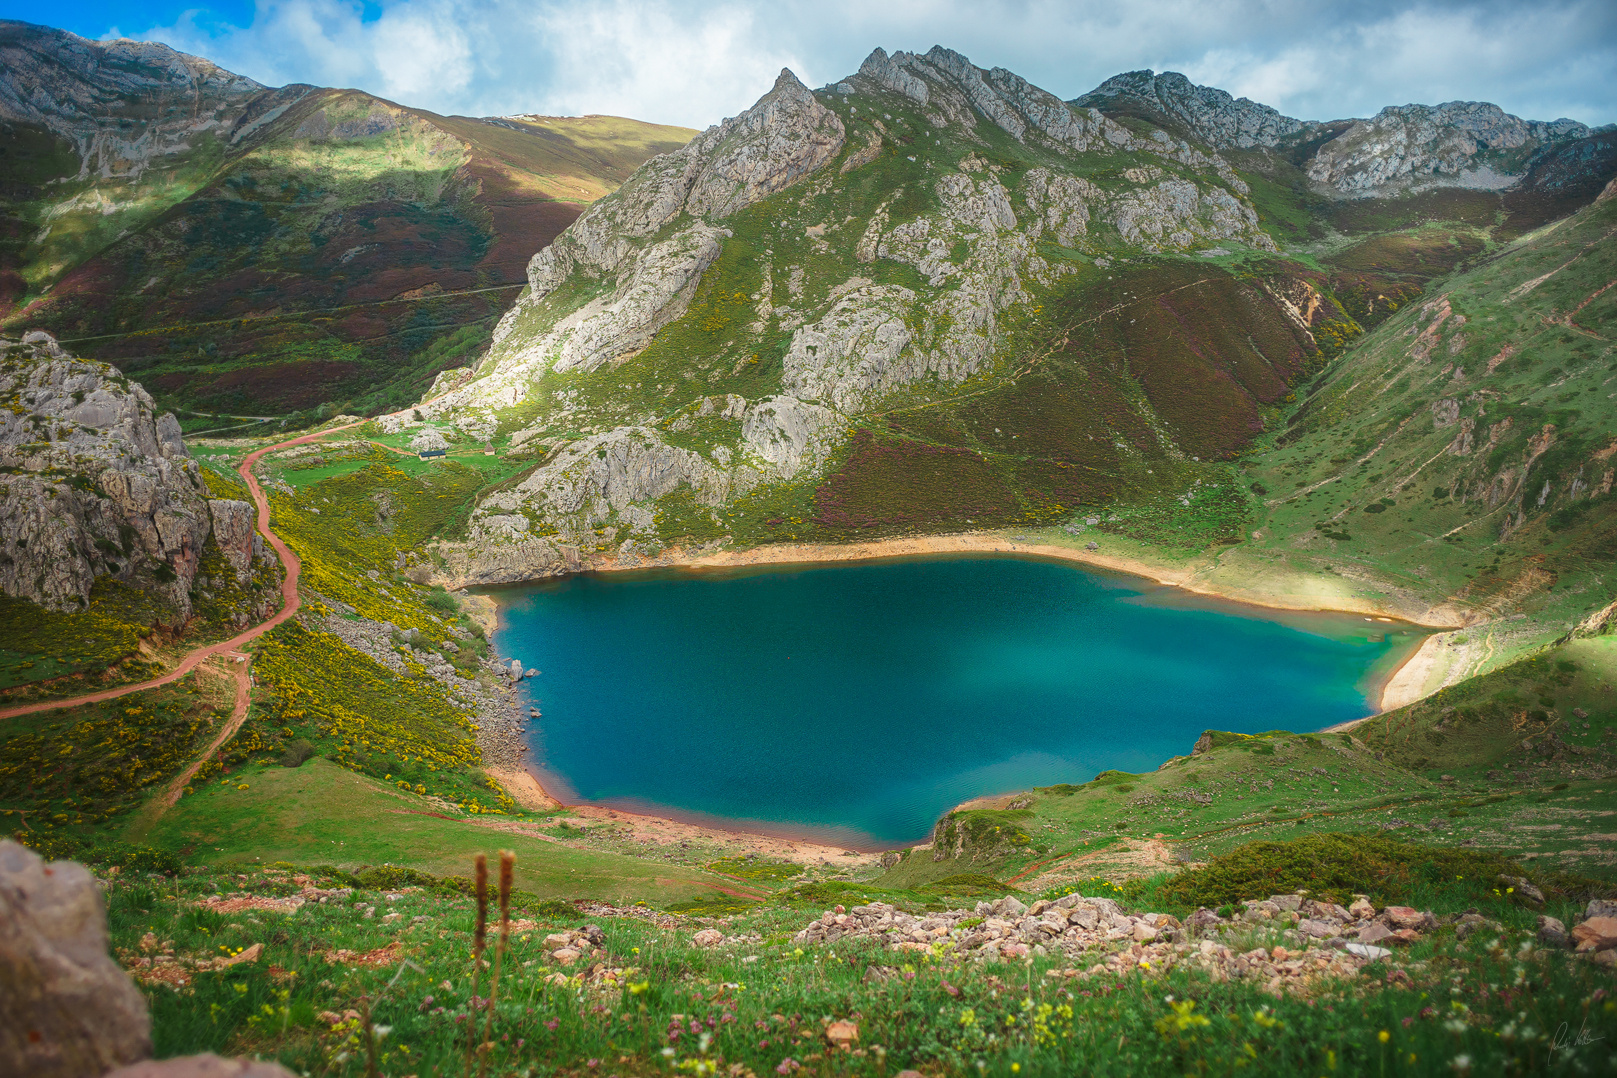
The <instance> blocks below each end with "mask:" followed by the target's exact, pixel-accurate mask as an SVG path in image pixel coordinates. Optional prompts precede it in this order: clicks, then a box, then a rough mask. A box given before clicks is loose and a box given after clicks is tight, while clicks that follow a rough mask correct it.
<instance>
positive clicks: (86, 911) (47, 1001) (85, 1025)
mask: <svg viewBox="0 0 1617 1078" xmlns="http://www.w3.org/2000/svg"><path fill="white" fill-rule="evenodd" d="M0 984H4V985H5V989H4V991H0V1073H6V1074H17V1075H23V1074H26V1075H29V1076H31V1078H81V1076H83V1075H98V1074H104V1073H105V1072H107V1071H109V1070H111V1069H112V1068H114V1067H118V1066H122V1065H124V1064H129V1063H134V1062H137V1061H139V1060H141V1059H144V1058H146V1057H147V1056H149V1055H151V1052H152V1038H151V1019H150V1017H149V1016H148V1015H147V1011H146V1000H145V998H144V997H143V996H142V995H141V993H140V989H138V988H136V987H135V982H134V981H132V980H130V978H129V975H128V974H127V973H125V972H124V971H123V970H121V969H119V968H118V966H117V964H116V963H114V962H113V960H112V959H111V958H110V957H109V956H108V954H107V919H106V912H105V910H104V909H103V908H102V904H101V891H100V889H99V888H98V887H97V885H96V882H95V878H94V877H93V876H91V875H90V872H89V870H88V869H86V868H85V867H84V866H83V865H80V864H76V863H74V862H72V861H53V862H51V863H50V864H48V865H47V864H46V863H45V862H44V861H43V860H41V858H40V857H39V855H37V854H36V853H34V852H33V851H32V850H30V849H27V848H26V847H24V846H21V845H19V844H18V843H15V842H11V841H0Z"/></svg>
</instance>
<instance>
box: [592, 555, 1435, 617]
mask: <svg viewBox="0 0 1617 1078" xmlns="http://www.w3.org/2000/svg"><path fill="white" fill-rule="evenodd" d="M950 554H1016V555H1020V556H1022V557H1030V558H1051V559H1054V560H1057V561H1064V562H1074V563H1077V564H1080V565H1088V566H1092V567H1094V568H1097V569H1107V570H1110V571H1112V572H1117V573H1125V574H1127V575H1129V576H1137V577H1143V578H1144V579H1146V580H1150V581H1152V582H1154V583H1157V584H1161V585H1164V586H1167V587H1175V588H1180V589H1182V590H1184V591H1186V592H1188V593H1190V594H1193V595H1205V596H1207V597H1209V598H1214V599H1222V600H1225V601H1227V602H1232V603H1240V604H1242V605H1245V606H1251V607H1256V608H1259V609H1264V610H1285V611H1294V612H1298V613H1338V614H1359V615H1362V616H1367V617H1374V618H1386V619H1390V620H1394V621H1401V622H1405V623H1407V624H1410V625H1416V626H1419V627H1420V628H1423V629H1433V630H1441V629H1456V628H1460V627H1461V626H1460V624H1459V623H1458V622H1457V620H1456V619H1455V618H1454V617H1452V616H1449V615H1448V613H1447V612H1446V611H1442V608H1432V609H1430V610H1426V611H1410V610H1407V609H1405V610H1399V609H1394V608H1393V607H1391V606H1390V605H1388V604H1386V603H1379V602H1375V601H1373V600H1370V599H1366V598H1363V597H1360V596H1349V595H1342V594H1333V595H1330V596H1328V597H1327V596H1325V595H1321V594H1316V595H1298V594H1296V593H1294V592H1292V593H1288V592H1284V591H1279V590H1275V589H1264V588H1254V587H1237V586H1232V585H1230V584H1228V583H1225V582H1222V581H1215V580H1210V579H1208V576H1207V568H1208V566H1207V565H1205V564H1204V565H1184V566H1172V565H1163V564H1160V563H1157V562H1150V561H1145V560H1143V559H1140V558H1135V557H1131V556H1128V555H1125V554H1115V553H1107V552H1103V551H1100V550H1087V549H1084V548H1083V547H1081V546H1077V545H1072V546H1069V545H1066V544H1059V543H1050V542H1040V541H1037V540H1032V539H1027V540H1022V539H1016V538H1013V537H1011V536H1008V535H1006V534H1004V533H1003V532H961V533H957V534H954V535H920V536H909V537H903V538H896V539H879V540H874V541H872V542H866V543H775V544H771V545H769V546H758V547H749V548H746V549H743V550H724V549H719V550H694V551H691V550H685V549H681V548H677V547H676V548H673V549H671V550H669V551H667V552H664V553H661V554H657V555H655V556H651V557H646V556H640V555H631V556H630V557H628V558H622V557H619V556H617V555H610V556H594V557H588V558H585V559H582V561H581V563H580V565H579V568H578V570H577V571H578V572H595V573H614V572H634V571H637V570H639V571H643V570H646V569H662V568H668V569H677V568H691V569H739V568H748V567H753V566H784V565H816V564H823V563H829V562H860V561H881V560H886V559H890V558H913V557H936V556H947V555H950Z"/></svg>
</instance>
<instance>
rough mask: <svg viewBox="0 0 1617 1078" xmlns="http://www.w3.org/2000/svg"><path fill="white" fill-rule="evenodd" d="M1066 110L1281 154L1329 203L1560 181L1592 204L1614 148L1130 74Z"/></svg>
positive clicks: (1586, 138) (1451, 119)
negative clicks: (1321, 114) (1295, 115)
mask: <svg viewBox="0 0 1617 1078" xmlns="http://www.w3.org/2000/svg"><path fill="white" fill-rule="evenodd" d="M1072 104H1074V105H1077V106H1080V107H1083V108H1095V109H1099V110H1101V111H1102V112H1104V113H1106V114H1107V115H1108V116H1111V117H1113V118H1114V119H1117V120H1120V121H1123V120H1126V119H1127V118H1129V117H1134V118H1136V119H1140V120H1144V121H1146V122H1148V123H1151V124H1154V125H1156V126H1159V127H1161V128H1163V129H1165V130H1168V131H1174V132H1178V133H1180V134H1182V136H1183V137H1185V138H1189V139H1192V140H1194V141H1197V142H1201V143H1205V144H1206V145H1209V146H1212V147H1215V148H1217V149H1219V150H1254V149H1276V148H1284V149H1286V150H1288V151H1291V153H1290V155H1289V156H1290V157H1291V160H1292V162H1293V163H1294V164H1296V165H1297V166H1298V167H1299V168H1300V169H1301V170H1302V172H1303V173H1304V175H1306V177H1307V178H1308V180H1309V181H1310V183H1311V184H1312V185H1313V186H1314V187H1315V188H1316V189H1317V190H1319V191H1320V192H1322V193H1325V194H1328V195H1331V196H1333V197H1337V198H1363V197H1366V196H1372V195H1374V196H1387V195H1394V194H1401V193H1414V192H1418V191H1422V190H1430V189H1433V188H1438V187H1460V188H1470V189H1474V190H1487V191H1496V190H1503V189H1506V188H1510V187H1516V186H1526V187H1528V188H1534V187H1546V186H1565V185H1566V184H1567V183H1568V182H1572V183H1574V184H1579V185H1581V186H1582V187H1584V188H1587V192H1586V193H1588V194H1589V195H1591V196H1592V195H1593V194H1595V193H1597V192H1598V191H1599V190H1600V183H1601V181H1600V177H1602V176H1605V175H1609V174H1610V172H1611V170H1612V168H1613V165H1614V164H1617V149H1614V146H1617V143H1614V140H1613V139H1612V138H1611V137H1610V136H1611V135H1612V132H1611V131H1610V130H1609V129H1607V128H1602V129H1601V130H1599V131H1591V130H1590V129H1589V128H1588V127H1587V126H1585V125H1584V124H1581V123H1578V122H1577V121H1575V120H1567V119H1561V120H1555V121H1553V122H1551V123H1542V122H1538V121H1533V120H1523V119H1521V118H1519V117H1516V116H1512V115H1510V114H1509V113H1507V112H1506V111H1505V110H1504V109H1501V108H1500V107H1499V106H1498V105H1492V104H1488V103H1487V102H1479V101H1450V102H1448V103H1446V104H1442V105H1436V106H1430V105H1393V106H1389V107H1387V108H1384V109H1382V110H1381V111H1380V112H1378V113H1377V114H1376V115H1375V116H1374V117H1372V118H1370V119H1368V120H1334V121H1329V122H1325V123H1320V122H1312V121H1303V120H1295V119H1292V118H1291V117H1289V116H1283V115H1281V114H1280V112H1278V111H1277V110H1275V109H1272V108H1270V107H1269V106H1268V105H1260V104H1257V103H1256V102H1253V101H1249V100H1247V99H1246V98H1244V97H1243V98H1240V99H1239V100H1237V99H1235V98H1233V97H1231V96H1230V95H1229V94H1228V93H1226V92H1224V91H1223V90H1219V89H1215V88H1213V87H1210V86H1197V85H1195V84H1194V83H1192V82H1191V81H1190V80H1189V79H1187V78H1185V76H1183V75H1181V74H1179V73H1178V72H1176V71H1165V72H1163V73H1162V74H1160V75H1158V74H1156V73H1154V72H1152V71H1130V72H1127V73H1126V74H1122V75H1115V76H1113V77H1112V78H1110V79H1107V80H1106V81H1105V82H1103V83H1101V84H1100V85H1099V86H1097V87H1095V89H1093V90H1091V91H1090V92H1089V93H1087V94H1084V95H1083V96H1081V97H1077V98H1074V99H1073V101H1072ZM1551 161H1556V162H1560V163H1561V169H1560V170H1559V171H1560V172H1563V173H1564V172H1565V171H1566V164H1567V163H1568V162H1578V163H1579V164H1575V165H1573V171H1574V172H1575V173H1576V175H1574V176H1567V175H1560V176H1559V177H1558V178H1557V179H1556V180H1551V179H1550V177H1549V175H1548V173H1549V172H1552V171H1557V170H1556V169H1554V168H1553V167H1551V168H1545V167H1544V166H1547V165H1549V163H1550V162H1551ZM1535 169H1538V170H1539V174H1537V175H1535ZM1590 185H1592V186H1590Z"/></svg>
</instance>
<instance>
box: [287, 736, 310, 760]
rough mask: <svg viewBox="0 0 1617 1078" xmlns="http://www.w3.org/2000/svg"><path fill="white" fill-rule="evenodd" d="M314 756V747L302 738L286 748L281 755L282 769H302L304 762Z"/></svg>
mask: <svg viewBox="0 0 1617 1078" xmlns="http://www.w3.org/2000/svg"><path fill="white" fill-rule="evenodd" d="M313 756H314V746H313V745H311V744H309V743H308V742H307V741H305V740H303V739H302V738H301V737H300V738H298V739H297V740H296V741H294V742H292V744H290V745H288V746H287V747H286V751H285V752H283V753H281V766H282V767H302V766H303V763H304V761H306V760H308V759H310V758H311V757H313Z"/></svg>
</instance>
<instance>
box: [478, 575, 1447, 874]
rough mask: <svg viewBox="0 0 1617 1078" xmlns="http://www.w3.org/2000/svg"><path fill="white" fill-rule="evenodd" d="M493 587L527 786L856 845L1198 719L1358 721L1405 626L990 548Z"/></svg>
mask: <svg viewBox="0 0 1617 1078" xmlns="http://www.w3.org/2000/svg"><path fill="white" fill-rule="evenodd" d="M495 597H496V598H497V599H499V600H500V602H501V606H502V610H501V615H502V616H501V629H500V632H499V633H498V635H497V638H496V645H497V647H498V649H499V651H500V654H501V655H507V656H515V657H517V658H520V659H521V660H522V661H523V662H524V663H525V664H526V665H528V666H530V667H537V668H538V669H540V670H541V671H542V673H541V675H540V676H539V677H537V678H533V679H530V680H528V681H526V682H524V683H523V685H524V687H525V691H526V692H527V693H528V695H529V697H530V700H531V702H532V703H535V704H537V705H538V706H539V707H540V708H541V709H542V711H543V717H542V718H541V719H538V720H534V721H533V722H532V723H531V724H530V729H531V730H532V733H531V735H530V736H531V737H532V744H533V751H532V753H531V754H530V759H532V760H533V761H534V763H535V764H536V767H537V770H539V771H540V773H541V777H542V779H543V780H544V781H545V782H546V784H547V788H551V789H553V790H555V792H557V793H558V794H560V795H562V796H563V798H564V799H565V800H569V801H574V800H582V801H589V802H595V803H604V804H609V805H613V806H616V807H620V808H625V809H630V810H634V811H645V810H656V811H658V812H660V813H663V814H673V815H681V816H685V817H695V818H705V819H708V820H710V821H711V820H715V819H716V820H719V821H729V822H737V823H745V824H747V825H749V826H752V827H763V828H765V829H774V830H779V831H783V832H789V833H795V834H812V835H818V836H820V837H824V838H829V839H832V840H834V841H838V842H841V843H843V844H847V845H861V846H879V845H892V844H896V843H901V842H911V841H915V840H918V839H921V838H923V837H924V836H925V835H926V834H927V833H928V831H929V829H930V828H931V826H932V824H933V823H934V822H935V821H936V819H937V818H938V816H940V815H941V814H942V813H943V812H945V811H947V810H948V809H949V808H951V807H952V806H954V805H956V804H958V803H960V802H961V801H964V800H966V799H968V798H971V797H975V796H979V795H984V794H993V793H1003V792H1007V791H1011V790H1024V789H1027V788H1029V787H1031V786H1035V785H1050V784H1054V783H1058V782H1085V781H1087V780H1089V779H1090V778H1093V777H1094V775H1095V774H1096V772H1099V771H1103V770H1106V769H1108V768H1118V769H1121V770H1125V771H1145V770H1150V769H1153V768H1155V767H1156V766H1157V765H1158V764H1160V763H1162V762H1163V761H1164V760H1166V759H1167V758H1168V757H1170V756H1173V755H1176V754H1180V753H1187V752H1189V751H1190V749H1191V746H1192V745H1193V744H1194V743H1195V741H1196V738H1197V737H1198V736H1200V734H1201V732H1202V731H1203V730H1206V729H1209V728H1215V729H1221V730H1236V731H1240V732H1243V733H1254V732H1258V731H1262V730H1272V729H1292V730H1315V729H1319V728H1320V727H1323V726H1328V725H1331V724H1333V723H1337V722H1344V721H1346V720H1348V719H1355V718H1359V717H1361V716H1363V715H1367V714H1369V713H1370V711H1371V710H1372V708H1371V706H1370V704H1369V702H1367V700H1366V695H1365V694H1366V691H1368V689H1369V688H1370V682H1371V679H1372V677H1373V675H1374V673H1375V672H1376V671H1377V670H1378V669H1381V668H1385V667H1386V666H1388V665H1389V664H1390V663H1391V662H1393V661H1395V660H1396V658H1397V657H1398V656H1401V655H1402V654H1404V653H1406V651H1407V649H1408V648H1409V647H1410V646H1412V645H1413V644H1414V643H1415V642H1416V640H1417V639H1418V637H1416V636H1415V635H1414V634H1413V633H1396V632H1395V634H1394V635H1391V636H1385V634H1386V633H1387V630H1388V629H1394V630H1396V629H1397V628H1398V627H1397V626H1389V625H1387V624H1384V623H1379V622H1367V621H1366V620H1365V619H1363V618H1360V617H1354V616H1348V615H1326V614H1307V615H1266V616H1254V614H1255V613H1256V612H1255V611H1253V610H1251V609H1250V608H1244V607H1241V606H1239V605H1237V604H1233V603H1221V602H1218V601H1216V600H1203V599H1198V598H1194V597H1187V596H1185V595H1184V594H1183V593H1181V592H1179V591H1178V590H1177V589H1172V588H1160V587H1156V586H1154V585H1151V584H1149V583H1146V582H1142V581H1139V580H1136V579H1134V578H1119V577H1112V576H1102V575H1098V574H1095V573H1091V572H1087V571H1084V570H1081V569H1078V568H1075V567H1073V566H1071V565H1069V564H1063V563H1058V562H1050V561H1039V560H1023V559H1017V558H1005V557H992V556H989V557H952V558H940V559H930V560H903V561H881V562H868V563H861V564H853V565H847V564H844V565H828V566H792V567H787V568H773V569H769V570H748V571H740V572H736V571H727V572H722V573H720V572H711V571H705V572H698V571H659V572H654V573H635V574H622V573H618V574H610V575H589V574H586V575H580V576H574V577H569V578H566V579H563V580H560V581H557V582H553V583H547V584H540V585H534V586H530V587H524V588H520V589H517V588H513V589H504V590H502V591H499V592H497V593H495ZM1394 652H1396V654H1394Z"/></svg>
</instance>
